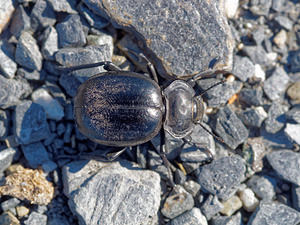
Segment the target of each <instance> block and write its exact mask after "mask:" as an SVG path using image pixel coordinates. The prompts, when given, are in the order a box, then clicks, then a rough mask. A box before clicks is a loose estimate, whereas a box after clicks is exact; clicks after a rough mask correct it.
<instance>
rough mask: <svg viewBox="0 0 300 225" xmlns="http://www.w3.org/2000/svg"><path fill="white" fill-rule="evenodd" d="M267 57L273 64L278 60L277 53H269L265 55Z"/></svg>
mask: <svg viewBox="0 0 300 225" xmlns="http://www.w3.org/2000/svg"><path fill="white" fill-rule="evenodd" d="M267 57H268V60H269V61H270V62H275V61H276V60H277V59H278V53H277V52H269V53H267Z"/></svg>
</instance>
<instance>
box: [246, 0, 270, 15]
mask: <svg viewBox="0 0 300 225" xmlns="http://www.w3.org/2000/svg"><path fill="white" fill-rule="evenodd" d="M271 4H272V1H269V0H251V4H250V10H251V12H252V13H254V14H256V15H259V16H267V15H268V13H269V10H270V7H271Z"/></svg>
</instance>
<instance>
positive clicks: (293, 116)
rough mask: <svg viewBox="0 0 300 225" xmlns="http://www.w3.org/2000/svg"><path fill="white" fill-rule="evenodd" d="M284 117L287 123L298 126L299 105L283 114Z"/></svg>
mask: <svg viewBox="0 0 300 225" xmlns="http://www.w3.org/2000/svg"><path fill="white" fill-rule="evenodd" d="M285 116H286V119H287V120H288V121H290V122H293V123H299V124H300V105H296V106H294V107H293V108H292V109H290V110H289V111H288V112H286V113H285Z"/></svg>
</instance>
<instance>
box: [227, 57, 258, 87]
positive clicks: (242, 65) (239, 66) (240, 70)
mask: <svg viewBox="0 0 300 225" xmlns="http://www.w3.org/2000/svg"><path fill="white" fill-rule="evenodd" d="M254 70H255V68H254V65H253V63H252V62H251V61H250V59H249V58H248V57H240V56H235V57H234V60H233V69H232V73H233V74H234V76H236V77H237V78H239V79H240V80H241V81H244V82H245V81H247V79H248V78H250V77H252V76H253V75H254Z"/></svg>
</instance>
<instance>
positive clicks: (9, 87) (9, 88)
mask: <svg viewBox="0 0 300 225" xmlns="http://www.w3.org/2000/svg"><path fill="white" fill-rule="evenodd" d="M30 93H31V88H30V85H29V84H28V82H27V81H26V80H24V79H18V80H15V79H6V78H4V77H3V76H1V74H0V108H2V109H6V108H9V107H11V106H15V105H17V104H18V103H20V99H21V98H26V97H27V96H28V95H29V94H30Z"/></svg>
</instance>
